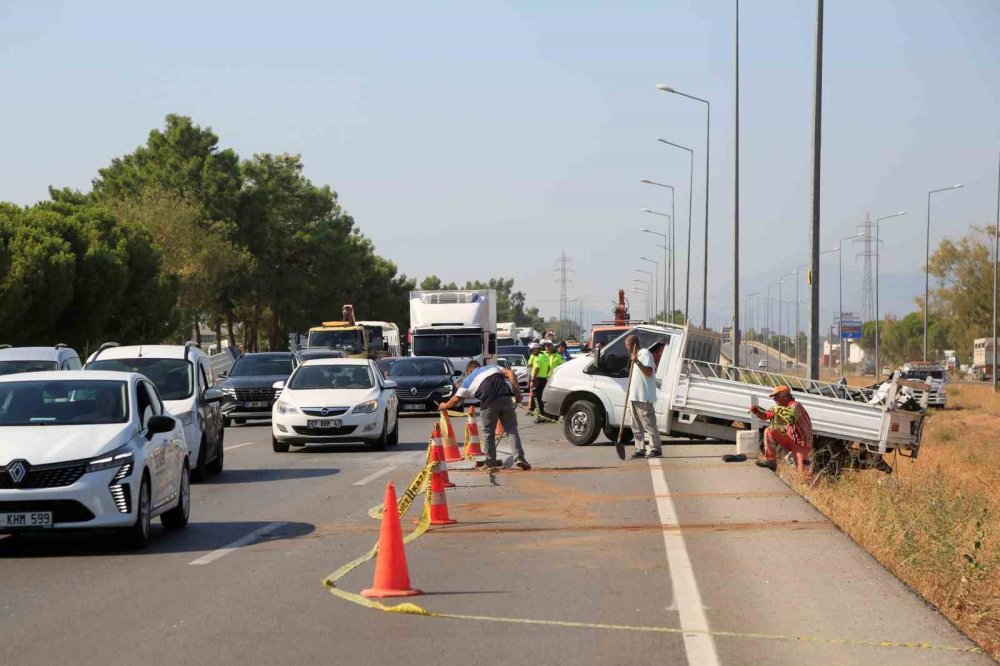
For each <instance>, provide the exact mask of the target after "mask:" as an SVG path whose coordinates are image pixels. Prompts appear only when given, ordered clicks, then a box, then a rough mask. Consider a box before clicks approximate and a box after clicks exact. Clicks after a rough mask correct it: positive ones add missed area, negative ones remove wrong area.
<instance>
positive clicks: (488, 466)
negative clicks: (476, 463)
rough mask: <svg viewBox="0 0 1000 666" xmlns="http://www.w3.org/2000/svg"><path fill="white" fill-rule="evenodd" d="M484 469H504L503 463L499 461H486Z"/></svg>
mask: <svg viewBox="0 0 1000 666" xmlns="http://www.w3.org/2000/svg"><path fill="white" fill-rule="evenodd" d="M483 467H485V468H486V469H497V468H498V467H503V463H502V462H500V461H499V460H484V461H483Z"/></svg>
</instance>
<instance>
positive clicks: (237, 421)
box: [233, 419, 247, 425]
mask: <svg viewBox="0 0 1000 666" xmlns="http://www.w3.org/2000/svg"><path fill="white" fill-rule="evenodd" d="M246 422H247V420H246V419H233V423H235V424H236V425H243V424H244V423H246Z"/></svg>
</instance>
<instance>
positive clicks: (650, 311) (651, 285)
mask: <svg viewBox="0 0 1000 666" xmlns="http://www.w3.org/2000/svg"><path fill="white" fill-rule="evenodd" d="M635 272H636V273H645V274H646V275H648V276H649V280H648V284H649V295H650V296H652V297H653V301H652V303H651V305H652V306H653V307H656V296H655V294H656V292H655V291H654V289H653V274H652V273H651V272H650V271H647V270H643V269H641V268H636V269H635ZM647 309H648V310H649V312H647V313H646V320H647V321H649V320H651V319H652V318H653V311H652V309H651V308H647Z"/></svg>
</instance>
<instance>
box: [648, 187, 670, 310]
mask: <svg viewBox="0 0 1000 666" xmlns="http://www.w3.org/2000/svg"><path fill="white" fill-rule="evenodd" d="M639 182H640V183H646V184H648V185H658V186H660V187H666V188H668V189H669V190H670V214H669V215H667V214H666V213H656V214H657V215H664V216H666V217H668V218H669V220H670V221H669V222H668V223H667V233H668V234H669V240H668V241H667V245H669V246H670V265H669V266H666V265H665V266H664V270H667V271H668V272H669V273H670V299H669V304H670V311H671V312H673V309H674V298H673V293H674V291H675V290H676V287H675V286H674V265H676V263H677V248H676V246H675V245H674V235H675V234H674V220H675V219H677V218H676V217H674V208H675V204H676V199H677V195H676V193H675V192H674V188H673V186H672V185H664V184H663V183H657V182H656V181H652V180H649V179H647V178H641V179H640V180H639ZM642 210H643V212H644V213H652V212H653V211H651V210H649V209H648V208H643V209H642ZM663 283H664V284H666V283H667V278H666V275H664V277H663ZM664 296H666V294H664ZM663 300H664V301H667V300H668V299H667V298H664V299H663ZM664 311H666V310H664Z"/></svg>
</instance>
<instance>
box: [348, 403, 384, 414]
mask: <svg viewBox="0 0 1000 666" xmlns="http://www.w3.org/2000/svg"><path fill="white" fill-rule="evenodd" d="M376 409H378V400H369V401H368V402H363V403H361V404H360V405H358V406H357V407H355V408H354V409H352V410H351V413H352V414H371V413H372V412H374V411H375V410H376Z"/></svg>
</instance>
